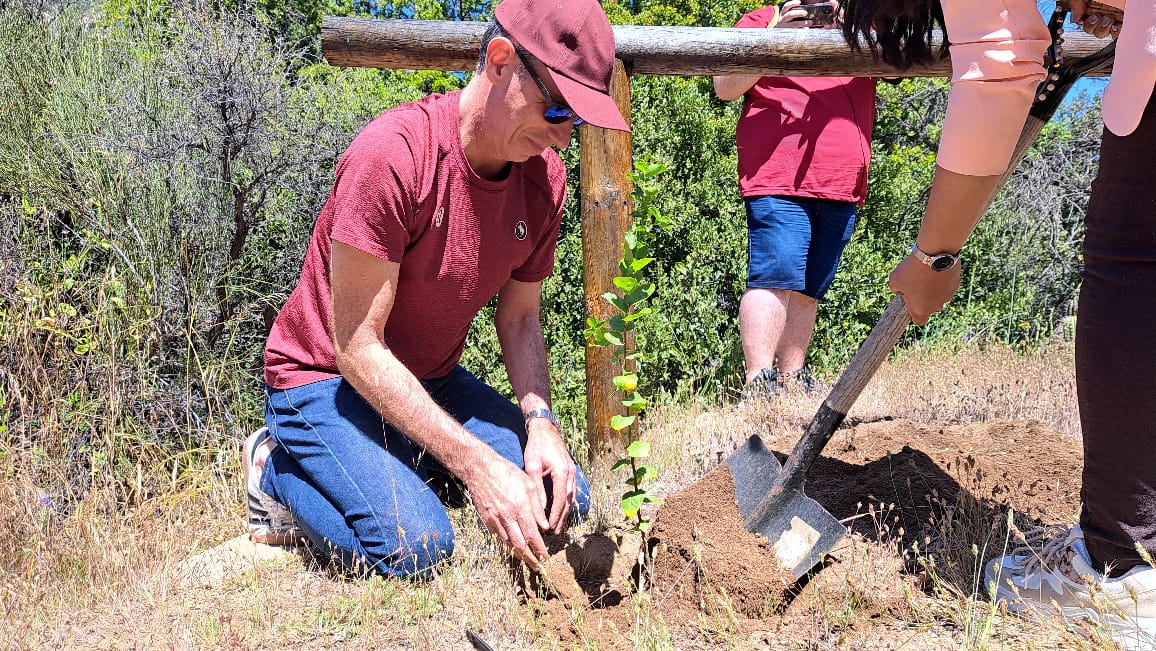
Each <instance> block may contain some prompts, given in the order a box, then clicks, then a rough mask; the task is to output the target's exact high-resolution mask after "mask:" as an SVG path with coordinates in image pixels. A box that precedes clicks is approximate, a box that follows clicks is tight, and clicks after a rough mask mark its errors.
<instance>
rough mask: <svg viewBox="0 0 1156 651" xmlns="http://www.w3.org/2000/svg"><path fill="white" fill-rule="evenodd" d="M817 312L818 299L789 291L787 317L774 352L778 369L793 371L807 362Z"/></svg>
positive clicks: (785, 371) (787, 371) (786, 371)
mask: <svg viewBox="0 0 1156 651" xmlns="http://www.w3.org/2000/svg"><path fill="white" fill-rule="evenodd" d="M818 314H819V302H818V301H816V300H815V299H813V298H811V297H810V296H807V295H806V294H801V293H799V292H790V297H789V302H788V303H787V319H786V323H785V324H784V326H783V333H782V335H781V336H780V337H779V345H778V348H777V350H776V352H775V357H777V358H778V360H779V362H778V368H779V371H781V372H784V373H794V372H795V371H798V370H799V369H801V368H803V366H804V365H805V364H806V363H807V348H809V347H810V345H811V335H812V333H814V332H815V317H816V316H817V315H818Z"/></svg>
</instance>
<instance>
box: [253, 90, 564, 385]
mask: <svg viewBox="0 0 1156 651" xmlns="http://www.w3.org/2000/svg"><path fill="white" fill-rule="evenodd" d="M459 96H460V92H452V93H449V94H446V95H431V96H429V97H427V98H425V99H423V100H421V101H418V102H414V103H411V104H404V105H402V106H399V107H397V108H394V109H392V110H390V111H387V112H385V113H383V114H382V115H380V116H378V117H377V118H376V119H375V120H373V121H372V122H370V123H369V124H368V125H367V126H366V127H365V129H363V130H362V131H361V133H359V134H358V135H357V137H355V138H354V139H353V142H352V143H351V144H350V146H349V149H348V150H346V152H345V153H344V154H343V155H342V156H341V159H340V160H339V161H338V163H337V171H336V181H335V182H334V184H333V189H332V191H331V192H330V194H329V199H328V201H326V203H325V207H324V208H323V209H322V211H321V215H320V216H319V217H318V218H317V223H316V224H315V225H314V227H313V236H312V239H311V240H310V242H309V248H308V250H307V251H306V254H305V263H304V266H303V267H302V270H301V279H300V280H299V281H298V283H297V287H296V289H294V290H293V293H292V294H291V295H290V296H289V300H288V301H286V303H285V306H284V307H282V308H281V312H280V314H278V315H277V320H276V321H275V322H274V323H273V329H272V331H271V332H270V333H269V339H268V341H267V342H266V344H265V382H266V383H268V384H269V385H270V386H272V387H273V388H276V389H288V388H292V387H297V386H301V385H304V384H308V383H310V382H316V381H318V380H324V379H328V378H332V377H336V376H337V375H338V371H337V364H336V360H335V356H334V350H333V342H332V338H331V332H332V323H331V320H330V319H331V314H332V311H331V310H332V306H331V305H330V283H329V258H330V251H331V249H332V246H331V241H332V240H337V241H339V242H342V243H344V244H348V245H349V246H352V247H354V248H356V249H358V250H360V251H364V252H365V253H369V254H370V255H373V256H376V257H378V258H381V259H383V260H388V261H391V262H397V263H400V264H401V268H400V276H399V278H398V283H397V296H396V297H395V299H394V304H393V309H392V310H391V311H390V315H389V319H388V320H387V322H386V324H385V343H386V345H387V346H389V348H390V350H391V351H392V352H393V354H394V355H396V356H397V358H398V359H399V360H401V362H402V363H403V364H405V366H406V368H408V369H409V370H410V371H411V372H412V373H413V374H414V375H415V376H417V377H418V378H421V379H426V378H433V377H441V376H444V375H446V374H447V373H449V372H450V370H451V369H453V367H454V365H455V364H457V362H458V359H459V358H460V357H461V354H462V348H463V345H464V344H465V339H466V333H467V332H468V331H469V327H470V322H471V321H472V320H473V318H474V316H475V315H476V314H477V313H478V310H480V309H481V308H482V307H483V306H484V305H485V304H486V303H487V302H488V301H489V300H490V299H491V298H492V297H493V296H494V295H495V294H496V293H497V292H498V290H499V289H501V287H502V286H503V285H505V284H506V282H507V281H508V280H510V279H514V280H517V281H521V282H537V281H540V280H542V279H544V278H546V277H547V276H549V275H550V272H551V271H552V270H553V267H554V249H555V245H556V244H557V239H558V229H559V227H560V225H561V220H562V204H563V201H564V199H565V195H566V170H565V168H564V166H563V164H562V160H561V159H560V158H559V157H558V154H557V153H556V152H555V151H554V150H552V149H547V150H545V151H543V152H542V154H541V155H540V156H535V157H533V158H531V159H529V160H527V161H526V162H524V163H512V164H511V167H510V173H509V175H508V176H507V177H506V178H505V179H504V180H501V181H488V180H486V179H483V178H481V177H479V176H478V175H477V174H476V173H475V172H474V171H473V169H472V168H471V167H470V165H469V163H468V162H467V161H466V157H465V153H464V152H463V150H462V145H461V140H460V137H459V133H458V124H459V113H458V101H459Z"/></svg>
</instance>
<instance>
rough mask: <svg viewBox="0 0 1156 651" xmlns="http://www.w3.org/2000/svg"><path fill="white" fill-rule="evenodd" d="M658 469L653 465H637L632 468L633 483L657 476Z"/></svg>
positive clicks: (639, 482)
mask: <svg viewBox="0 0 1156 651" xmlns="http://www.w3.org/2000/svg"><path fill="white" fill-rule="evenodd" d="M657 476H658V471H657V470H655V469H654V466H638V467H637V468H635V469H634V485H635V486H637V485H638V484H641V483H642V482H644V481H646V480H647V479H650V478H652V477H657Z"/></svg>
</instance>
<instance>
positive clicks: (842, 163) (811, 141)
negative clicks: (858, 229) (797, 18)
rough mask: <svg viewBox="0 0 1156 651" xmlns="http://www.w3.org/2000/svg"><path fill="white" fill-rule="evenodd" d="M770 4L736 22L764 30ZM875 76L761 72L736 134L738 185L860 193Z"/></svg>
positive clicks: (828, 194) (786, 192) (754, 191)
mask: <svg viewBox="0 0 1156 651" xmlns="http://www.w3.org/2000/svg"><path fill="white" fill-rule="evenodd" d="M774 16H775V7H774V6H768V7H764V8H762V9H756V10H755V11H752V12H750V13H748V14H746V15H745V16H743V17H742V18H740V19H739V21H738V22H737V23H735V27H754V28H765V27H766V26H767V25H768V24H769V23H770V21H771V20H772V19H773V18H774ZM874 122H875V80H874V79H873V78H871V77H763V78H761V79H759V81H758V82H757V83H756V84H755V85H754V86H752V87H751V89H750V90H748V91H747V93H746V96H745V98H744V100H743V112H742V116H741V117H740V118H739V123H738V128H737V129H736V134H735V138H736V141H737V143H738V154H739V191H740V192H741V194H742V196H744V197H757V196H765V195H780V196H791V197H813V198H817V199H834V200H837V201H852V202H855V203H858V204H860V205H862V203H863V201H864V200H865V199H866V198H867V166H868V164H869V163H870V161H871V129H872V127H873V126H874Z"/></svg>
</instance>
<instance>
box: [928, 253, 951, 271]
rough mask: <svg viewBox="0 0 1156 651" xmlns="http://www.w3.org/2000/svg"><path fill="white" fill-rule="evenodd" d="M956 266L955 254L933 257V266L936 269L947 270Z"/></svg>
mask: <svg viewBox="0 0 1156 651" xmlns="http://www.w3.org/2000/svg"><path fill="white" fill-rule="evenodd" d="M954 266H955V256H951V255H946V254H943V255H937V256H935V257H934V258H932V259H931V268H932V269H934V270H936V271H947V270H948V269H950V268H952V267H954Z"/></svg>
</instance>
